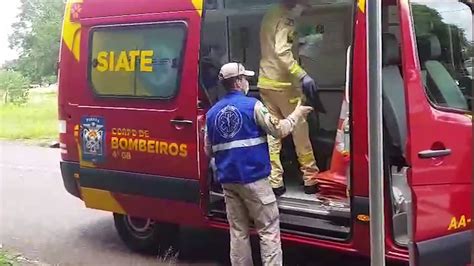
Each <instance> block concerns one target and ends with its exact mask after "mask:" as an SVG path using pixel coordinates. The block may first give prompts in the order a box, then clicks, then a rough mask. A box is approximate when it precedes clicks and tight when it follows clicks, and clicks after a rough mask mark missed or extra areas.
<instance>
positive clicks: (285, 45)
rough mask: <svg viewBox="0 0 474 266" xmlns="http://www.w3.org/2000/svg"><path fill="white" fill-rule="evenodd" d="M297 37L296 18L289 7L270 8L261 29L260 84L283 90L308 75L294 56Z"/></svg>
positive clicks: (265, 87)
mask: <svg viewBox="0 0 474 266" xmlns="http://www.w3.org/2000/svg"><path fill="white" fill-rule="evenodd" d="M295 39H296V38H295V20H294V18H292V17H291V16H290V15H289V13H288V10H287V9H286V8H285V7H284V6H282V5H277V6H275V7H274V8H272V9H270V10H269V11H268V12H267V13H266V14H265V16H264V17H263V20H262V25H261V29H260V46H261V53H262V55H261V56H262V57H261V59H260V70H259V77H258V87H259V88H262V89H273V90H281V89H286V88H289V87H294V86H295V85H294V84H295V83H296V82H298V81H299V80H300V79H301V78H302V77H303V76H304V75H306V72H305V71H304V70H303V69H302V68H301V67H300V66H299V65H298V62H297V61H296V59H295V58H294V56H293V52H292V47H293V42H294V41H296V42H297V40H295ZM298 83H299V82H298ZM298 85H299V84H298ZM298 85H297V86H298Z"/></svg>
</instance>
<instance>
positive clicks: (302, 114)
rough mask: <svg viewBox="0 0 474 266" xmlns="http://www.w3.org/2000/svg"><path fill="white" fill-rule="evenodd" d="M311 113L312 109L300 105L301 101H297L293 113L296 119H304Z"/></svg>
mask: <svg viewBox="0 0 474 266" xmlns="http://www.w3.org/2000/svg"><path fill="white" fill-rule="evenodd" d="M311 111H313V107H311V106H305V105H301V100H299V101H298V104H297V105H296V108H295V111H294V112H293V113H294V114H295V115H296V116H297V117H298V118H306V116H308V114H309V113H311Z"/></svg>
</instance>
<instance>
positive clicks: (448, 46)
mask: <svg viewBox="0 0 474 266" xmlns="http://www.w3.org/2000/svg"><path fill="white" fill-rule="evenodd" d="M412 13H413V19H414V24H415V33H416V39H417V46H418V55H419V59H420V64H421V69H422V73H421V74H422V77H423V82H424V85H425V87H426V90H427V94H428V96H429V98H430V99H431V101H432V102H433V103H435V104H437V105H439V106H443V107H450V108H455V109H462V110H467V109H469V105H470V104H471V98H472V59H471V58H472V57H473V56H474V49H473V48H474V46H473V37H472V35H473V32H472V11H471V9H470V7H469V6H468V5H466V4H464V3H461V2H460V1H458V0H415V1H412Z"/></svg>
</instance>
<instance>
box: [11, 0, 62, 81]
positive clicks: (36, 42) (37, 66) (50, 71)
mask: <svg viewBox="0 0 474 266" xmlns="http://www.w3.org/2000/svg"><path fill="white" fill-rule="evenodd" d="M20 9H21V11H20V14H19V15H18V21H17V22H16V23H14V24H13V25H12V27H13V33H12V34H11V35H10V36H9V43H10V47H11V48H12V49H17V50H18V51H19V53H20V56H19V58H18V60H17V61H16V62H15V66H14V67H13V69H16V70H18V71H20V72H21V73H22V74H23V75H25V76H27V77H28V78H29V79H31V81H33V82H38V83H39V82H41V81H42V79H43V78H44V77H51V76H53V75H56V62H57V61H58V55H59V46H60V40H61V23H62V19H63V13H64V1H63V0H21V7H20ZM49 79H50V78H49Z"/></svg>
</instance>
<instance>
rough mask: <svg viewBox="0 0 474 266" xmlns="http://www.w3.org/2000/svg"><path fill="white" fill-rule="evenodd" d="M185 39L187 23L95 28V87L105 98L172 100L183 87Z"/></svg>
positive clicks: (92, 56) (92, 79) (92, 70)
mask: <svg viewBox="0 0 474 266" xmlns="http://www.w3.org/2000/svg"><path fill="white" fill-rule="evenodd" d="M185 37H186V24H185V23H184V22H172V23H158V24H149V25H132V26H118V27H117V26H114V27H99V28H95V29H93V30H92V33H91V45H92V48H91V54H90V60H89V64H90V65H89V77H90V82H91V86H92V88H93V89H94V91H95V92H96V94H98V95H101V96H124V97H152V98H172V97H173V96H174V95H176V92H177V90H178V88H179V81H180V79H179V77H180V70H181V67H182V62H183V60H182V59H183V54H184V53H183V49H184V42H185V39H186V38H185Z"/></svg>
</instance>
